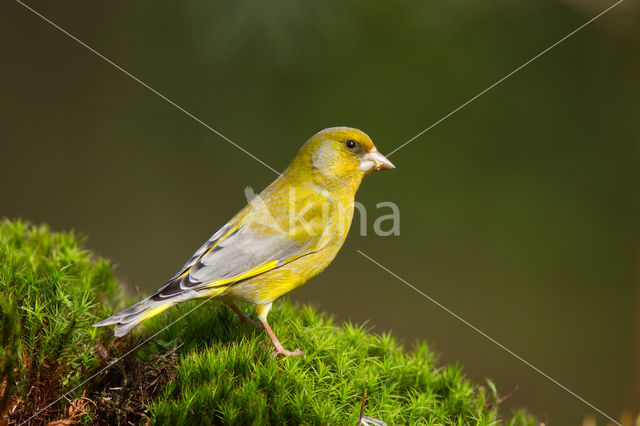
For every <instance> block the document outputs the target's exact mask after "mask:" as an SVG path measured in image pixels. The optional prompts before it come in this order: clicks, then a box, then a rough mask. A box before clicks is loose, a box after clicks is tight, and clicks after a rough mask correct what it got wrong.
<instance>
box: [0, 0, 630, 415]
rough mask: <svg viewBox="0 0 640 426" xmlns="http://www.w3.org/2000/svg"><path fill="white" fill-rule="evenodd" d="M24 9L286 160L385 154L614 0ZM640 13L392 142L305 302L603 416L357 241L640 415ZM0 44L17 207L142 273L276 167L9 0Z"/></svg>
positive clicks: (5, 212) (165, 268)
mask: <svg viewBox="0 0 640 426" xmlns="http://www.w3.org/2000/svg"><path fill="white" fill-rule="evenodd" d="M28 4H29V5H31V6H32V7H34V8H35V9H37V10H38V11H39V12H41V13H42V14H44V15H45V16H46V17H48V18H49V19H51V20H52V21H53V22H55V23H57V24H58V25H60V26H61V27H63V28H65V29H66V30H68V31H69V32H71V33H72V34H74V35H75V36H77V37H78V38H80V39H81V40H83V41H84V42H86V43H88V44H89V45H90V46H92V47H93V48H95V49H96V50H98V51H99V52H101V53H102V54H104V55H105V56H107V57H109V58H110V59H111V60H113V61H114V62H115V63H117V64H119V65H120V66H122V67H123V68H125V69H126V70H128V71H129V72H131V73H132V74H134V75H135V76H137V77H139V78H140V79H141V80H143V81H144V82H146V83H147V84H149V85H150V86H152V87H154V88H155V89H157V90H158V91H160V92H161V93H163V94H164V95H166V96H167V97H169V98H171V99H172V100H174V101H175V102H176V103H178V104H179V105H181V106H183V107H184V108H186V109H187V110H188V111H190V112H192V113H193V114H195V115H196V116H198V117H199V118H201V119H202V120H203V121H205V122H206V123H208V124H210V125H211V126H213V127H214V128H216V129H217V130H219V131H220V132H222V133H223V134H224V135H226V136H228V137H229V138H231V139H232V140H234V141H236V142H237V143H238V144H240V145H241V146H243V147H244V148H246V149H247V150H248V151H250V152H251V153H253V154H254V155H256V156H257V157H259V158H260V159H262V160H264V161H265V162H266V163H268V164H269V165H271V166H273V167H274V168H276V169H277V170H282V169H284V168H285V167H286V165H287V164H288V162H289V160H290V159H291V158H292V157H293V155H294V154H295V152H296V150H297V149H298V148H299V146H300V145H301V144H302V143H303V142H304V141H305V140H306V139H307V138H308V137H309V136H311V135H312V134H313V133H315V132H316V131H318V130H320V129H322V128H325V127H329V126H336V125H350V126H355V127H359V128H361V129H363V130H364V131H366V132H367V133H368V134H369V135H370V136H371V137H372V138H373V140H374V142H376V144H377V146H378V147H379V149H380V150H381V151H382V152H383V153H388V152H390V151H391V150H392V149H395V148H396V147H397V146H399V145H400V144H401V143H403V142H405V141H406V140H407V139H409V138H411V137H413V136H414V135H415V134H417V133H418V132H420V131H421V130H423V129H424V128H426V127H427V126H429V125H430V124H431V123H433V122H435V121H436V120H438V119H439V118H441V117H442V116H443V115H445V114H446V113H448V112H449V111H451V110H452V109H454V108H455V107H457V106H458V105H460V104H462V103H463V102H465V101H466V100H468V99H469V98H471V97H472V96H473V95H475V94H476V93H478V92H479V91H481V90H483V89H484V88H486V87H487V86H489V85H490V84H492V83H493V82H495V81H496V80H497V79H499V78H500V77H502V76H504V75H505V74H507V73H508V72H510V71H512V70H513V69H514V68H516V67H517V66H519V65H521V64H522V63H523V62H525V61H527V60H528V59H530V58H531V57H533V56H534V55H536V54H537V53H538V52H540V51H541V50H542V49H544V48H546V47H547V46H549V45H550V44H552V43H554V42H556V41H557V40H559V39H560V38H561V37H563V36H564V35H566V34H567V33H569V32H570V31H572V30H573V29H575V28H577V27H578V26H580V25H582V24H583V23H584V22H586V21H587V20H588V19H590V18H591V17H593V16H595V15H596V14H597V13H599V12H600V11H601V10H604V9H605V8H606V7H608V6H609V5H611V4H612V3H611V2H602V1H595V0H565V1H545V0H543V1H540V0H537V1H534V0H530V1H515V2H514V1H495V2H483V1H459V0H457V1H445V0H442V1H440V0H438V1H427V2H419V1H404V2H393V3H392V2H383V1H369V2H364V1H355V2H354V1H350V2H338V1H329V2H294V1H277V2H250V1H225V2H178V1H174V2H150V1H143V2H123V1H117V2H84V1H69V2H64V3H60V2H55V3H52V2H44V1H30V2H29V3H28ZM638 18H640V15H639V7H638V2H637V1H636V2H634V1H631V0H627V1H625V2H623V3H622V4H621V5H619V6H618V7H616V8H615V9H613V10H612V11H611V12H610V13H608V14H607V15H605V16H603V17H602V18H601V19H600V20H598V21H596V22H595V23H594V24H592V25H590V26H588V27H587V28H585V29H584V30H583V31H581V32H579V33H578V34H576V35H575V36H574V37H572V38H570V39H569V40H567V41H566V42H565V43H563V44H561V45H560V46H558V47H556V48H555V49H553V50H551V51H550V52H549V53H548V54H546V55H545V56H543V57H542V58H540V59H539V60H537V61H535V62H533V63H532V64H530V65H529V66H527V67H526V68H525V69H523V70H522V71H520V72H519V73H517V74H515V75H514V76H512V77H511V78H509V79H508V80H506V81H505V82H503V83H502V84H501V85H499V86H497V87H496V88H494V89H493V90H491V91H490V92H489V93H487V94H486V95H484V96H483V97H481V98H480V99H478V100H477V101H475V102H473V103H472V104H470V105H468V106H467V107H466V108H464V109H463V110H461V111H460V112H458V113H457V114H455V115H453V116H452V117H450V118H449V119H447V120H445V121H444V122H442V123H441V124H439V125H438V126H436V127H435V128H433V129H432V130H431V131H429V132H427V133H426V134H424V135H423V136H421V137H420V138H418V139H417V140H415V141H414V142H412V143H411V144H409V145H408V146H407V147H405V148H404V149H402V150H400V151H398V152H397V153H395V154H394V155H393V156H392V157H391V159H392V161H393V162H394V163H395V164H396V166H397V169H396V170H395V171H393V172H385V173H379V174H376V175H373V176H370V177H368V178H367V179H366V181H365V182H364V185H363V186H362V188H361V190H360V191H359V193H358V200H359V201H361V202H362V203H363V204H364V205H365V206H367V207H368V209H369V234H368V235H367V236H366V237H363V236H359V235H358V232H354V231H357V228H356V227H354V229H352V232H351V235H350V236H349V238H348V240H347V243H346V244H345V246H344V247H343V249H342V251H341V253H340V255H339V256H338V258H337V259H336V260H335V262H334V263H333V265H332V266H331V267H330V268H329V269H328V270H327V271H326V272H325V273H324V274H322V275H321V276H319V277H318V278H316V279H314V280H313V281H312V282H311V283H309V284H308V285H307V286H305V287H303V288H302V289H300V290H299V291H297V292H295V293H294V294H293V295H292V298H293V299H294V300H299V301H304V302H309V303H312V304H314V305H316V306H318V307H320V308H322V309H324V310H326V311H328V312H330V313H332V314H335V315H336V316H337V317H338V318H339V319H341V320H353V321H357V322H363V321H368V323H369V324H370V325H371V326H372V327H374V329H375V330H378V331H382V330H391V331H393V332H394V333H395V334H396V335H398V336H400V337H401V338H402V339H403V340H404V342H405V343H406V344H407V345H408V346H409V345H411V342H412V341H414V340H415V339H416V338H421V339H427V340H428V341H429V342H430V343H431V344H432V345H433V346H434V347H435V348H436V349H437V350H438V351H439V352H440V353H441V354H442V361H443V362H453V361H459V362H460V363H461V364H462V365H463V366H464V368H465V370H466V372H467V373H468V374H469V375H470V376H471V377H473V378H474V379H476V380H478V381H483V380H484V378H485V377H489V378H491V379H493V380H495V381H496V382H497V384H498V387H499V389H500V390H501V392H502V393H503V394H504V393H508V392H511V390H512V389H513V388H514V386H518V388H519V389H518V391H517V392H516V393H515V394H514V395H513V396H512V397H511V398H509V399H508V400H507V401H505V403H504V409H505V410H510V409H511V408H513V407H521V406H526V407H528V408H529V409H530V410H531V411H532V412H533V413H534V414H536V415H538V416H539V418H540V419H541V420H543V421H545V422H547V423H548V424H556V425H559V424H562V425H564V424H579V423H581V421H582V419H583V417H584V416H585V415H586V414H589V413H594V411H593V410H592V409H590V408H589V407H588V406H586V405H585V404H583V403H582V402H580V401H579V400H578V399H576V398H574V397H573V396H571V395H569V394H568V393H567V392H565V391H564V390H562V389H560V388H559V387H557V386H556V385H554V384H552V383H551V382H549V381H548V380H547V379H545V378H544V377H542V376H541V375H540V374H538V373H536V372H534V371H533V370H531V369H530V368H529V367H527V366H526V365H524V364H523V363H521V362H520V361H518V360H516V359H515V358H513V357H512V356H511V355H509V354H508V353H506V352H505V351H503V350H502V349H500V348H498V347H497V346H495V345H494V344H492V343H491V342H489V341H488V340H486V339H485V338H483V337H482V336H480V335H478V334H477V333H476V332H474V331H473V330H471V329H470V328H468V327H466V326H465V325H464V324H462V323H460V322H459V321H457V320H456V319H455V318H453V317H451V316H450V315H449V314H447V313H446V312H444V311H443V310H441V309H440V308H438V307H437V306H435V305H434V304H433V303H431V302H429V301H428V300H426V299H424V298H423V297H421V296H419V295H418V294H417V293H415V292H414V291H413V290H411V289H409V288H408V287H406V286H405V285H404V284H402V283H401V282H400V281H398V280H396V279H395V278H393V277H392V276H390V275H389V274H387V273H386V272H384V271H382V270H381V269H379V268H378V267H377V266H375V265H374V264H372V263H370V262H369V261H368V260H366V259H365V258H363V257H362V256H360V255H359V254H358V253H356V251H355V250H356V249H360V250H362V251H364V252H365V253H366V254H368V255H369V256H371V257H373V258H374V259H376V260H378V261H379V262H381V263H382V264H383V265H385V266H386V267H388V268H390V269H391V270H392V271H394V272H395V273H397V274H398V275H400V276H401V277H403V278H404V279H406V280H408V281H409V282H410V283H412V284H413V285H415V286H416V287H418V288H420V289H422V290H423V291H424V292H426V293H427V294H429V295H430V296H432V297H434V298H435V299H436V300H438V301H439V302H441V303H442V304H443V305H445V306H447V307H448V308H450V309H452V310H453V311H455V312H456V313H458V314H459V315H461V316H462V317H463V318H465V319H466V320H468V321H470V322H471V323H473V324H475V325H476V326H478V327H479V328H481V329H482V330H484V331H485V332H486V333H488V334H489V335H490V336H492V337H494V338H496V339H497V340H499V341H500V342H501V343H503V344H504V345H506V346H507V347H509V348H510V349H512V350H513V351H515V352H516V353H518V354H519V355H521V356H522V357H524V358H525V359H527V360H528V361H529V362H531V363H533V364H534V365H536V366H537V367H538V368H540V369H541V370H543V371H545V372H546V373H548V374H549V375H550V376H552V377H554V378H555V379H556V380H558V381H559V382H561V383H563V384H564V385H566V386H568V387H569V388H570V389H572V390H573V391H575V392H576V393H577V394H579V395H580V396H582V397H584V398H585V399H586V400H588V401H590V402H591V403H593V404H594V405H596V406H597V407H598V408H600V409H602V410H604V411H605V412H607V413H608V414H610V415H612V416H614V417H616V418H618V417H619V416H620V415H621V413H622V412H623V411H624V410H626V411H627V412H628V413H632V414H633V415H637V414H638V411H639V410H640V402H639V401H640V385H639V383H640V316H639V309H638V308H639V307H640V306H639V305H640V303H639V299H640V285H639V284H640V268H639V257H638V256H639V248H640V245H639V238H640V232H639V231H640V229H639V227H638V225H639V222H640V221H639V219H638V218H639V217H640V216H639V211H638V210H639V203H638V201H639V199H640V197H639V183H640V179H639V175H638V170H639V167H638V165H639V155H638V154H639V152H640V150H639V144H638V142H639V138H638V135H640V108H639V107H640V102H639V97H640V48H639V47H640V45H639V41H640V27H639V26H638V25H637V23H638V22H640V21H639V19H638ZM0 36H1V39H2V41H1V42H0V58H2V65H1V67H0V77H1V80H2V86H1V87H2V92H1V93H2V102H1V103H0V109H1V110H0V158H1V161H2V162H1V164H2V167H1V168H0V182H1V183H0V187H1V193H0V195H1V198H0V216H7V217H12V218H14V217H23V218H26V219H29V220H31V221H34V222H47V223H49V224H51V225H52V227H54V228H55V229H71V228H73V229H76V230H78V231H79V232H81V233H83V234H85V235H87V236H89V240H88V245H89V247H91V248H93V249H95V250H97V251H98V252H99V253H101V254H103V255H105V256H107V257H109V258H111V259H113V261H114V262H115V263H117V264H118V272H119V275H120V276H121V277H122V279H123V280H124V281H125V282H126V283H128V284H129V285H130V286H131V288H132V289H133V288H134V287H135V286H137V287H139V288H140V289H141V290H142V291H146V292H150V291H153V290H154V289H155V288H157V287H158V286H159V285H160V284H162V283H163V282H164V281H165V280H166V279H167V278H168V277H170V276H171V275H172V274H173V273H174V272H175V271H176V269H177V268H179V267H180V266H181V265H182V263H183V262H184V261H185V260H186V259H187V258H188V257H189V256H190V255H191V254H192V252H193V251H194V250H195V249H196V248H197V247H199V245H200V244H201V243H202V242H203V241H204V240H205V239H206V238H208V237H209V236H210V234H212V233H213V232H214V231H216V230H217V229H218V227H219V226H221V225H222V224H223V223H224V222H225V221H226V220H227V219H229V218H230V217H231V216H232V215H233V214H234V213H235V212H236V211H237V210H238V209H240V208H241V207H242V206H243V205H244V204H245V198H244V194H243V189H244V187H245V186H252V187H253V188H254V189H256V190H257V191H258V190H260V189H262V188H263V187H265V186H266V185H267V184H269V183H270V182H271V181H272V180H273V179H274V177H275V175H274V173H273V172H272V171H270V170H268V169H267V168H265V167H264V166H262V165H261V164H259V163H257V162H256V161H254V160H253V159H251V158H250V157H248V156H247V155H246V154H244V153H242V152H241V151H239V150H238V149H236V148H234V147H233V146H232V145H230V144H229V143H227V142H225V141H224V140H222V139H221V138H220V137H218V136H216V135H215V134H213V133H212V132H210V131H209V130H207V129H206V128H204V127H203V126H201V125H199V124H197V123H196V122H195V121H193V120H192V119H191V118H189V117H188V116H186V115H185V114H183V113H182V112H180V111H178V110H177V109H175V108H174V107H172V106H171V105H169V104H168V103H167V102H165V101H163V100H162V99H160V98H159V97H157V96H155V95H153V94H152V93H150V92H149V91H148V90H147V89H145V88H143V87H142V86H141V85H140V84H138V83H136V82H135V81H134V80H132V79H131V78H129V77H126V76H125V75H124V74H123V73H121V72H120V71H118V70H117V69H116V68H114V67H113V66H111V65H109V64H107V63H106V62H105V61H103V60H102V59H100V58H99V57H97V56H96V55H95V54H93V53H91V52H90V51H88V50H87V49H85V48H84V47H81V46H80V45H78V44H77V43H76V42H74V41H73V40H71V39H70V38H68V37H67V36H65V35H64V34H62V33H61V32H60V31H58V30H56V29H54V28H53V27H52V26H51V25H50V24H48V23H46V22H44V21H43V20H42V19H41V18H39V17H38V16H36V15H34V14H33V13H32V12H30V11H28V10H27V9H25V8H24V7H22V6H21V5H19V4H18V3H16V2H14V1H11V0H3V1H2V2H0ZM380 201H393V202H395V203H397V204H398V206H399V207H400V210H401V235H400V236H398V237H377V236H375V235H374V234H373V232H371V231H372V225H373V219H375V218H376V217H377V216H378V215H379V213H387V212H388V211H387V210H384V211H383V210H378V211H377V210H376V208H375V204H376V203H378V202H380ZM378 212H379V213H378ZM354 223H355V224H356V225H359V222H358V218H356V219H355V222H354ZM134 291H135V290H134ZM598 422H599V424H605V420H604V418H602V417H600V418H599V420H598Z"/></svg>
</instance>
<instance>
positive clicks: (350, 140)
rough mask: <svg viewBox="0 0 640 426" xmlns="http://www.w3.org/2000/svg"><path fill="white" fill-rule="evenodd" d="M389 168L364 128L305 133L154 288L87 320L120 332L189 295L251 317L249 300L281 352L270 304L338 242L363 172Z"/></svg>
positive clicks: (311, 272)
mask: <svg viewBox="0 0 640 426" xmlns="http://www.w3.org/2000/svg"><path fill="white" fill-rule="evenodd" d="M393 168H394V166H393V164H391V162H390V161H389V160H388V159H387V158H385V157H384V156H383V155H382V154H381V153H380V152H378V150H377V149H376V147H375V146H374V144H373V142H372V141H371V139H370V138H369V136H367V135H366V134H365V133H364V132H362V131H360V130H358V129H353V128H349V127H333V128H329V129H325V130H322V131H320V132H318V133H317V134H315V135H314V136H312V137H311V138H310V139H309V140H308V141H307V142H306V143H305V144H304V145H303V146H302V148H301V149H300V151H299V152H298V154H297V155H296V156H295V158H294V159H293V161H291V164H290V165H289V167H287V169H286V170H285V171H284V172H283V173H282V175H280V177H278V178H277V179H276V180H275V181H274V182H273V183H271V185H269V186H268V187H267V188H266V189H265V190H264V191H262V193H260V194H259V195H258V196H256V197H255V198H254V199H252V200H251V201H250V202H249V204H248V205H247V206H245V207H244V208H243V209H242V210H241V211H240V212H239V213H238V214H236V215H235V216H234V217H233V218H232V219H231V220H230V221H229V222H228V223H227V224H226V225H224V226H223V227H222V228H221V229H220V230H218V231H217V232H216V233H215V234H213V236H212V237H211V238H209V240H208V241H207V242H205V243H204V244H203V245H202V247H200V248H199V249H198V250H197V251H196V252H195V253H194V255H193V256H191V258H190V259H189V260H188V261H187V263H185V264H184V266H183V267H182V269H180V271H178V273H176V274H175V275H174V276H173V277H172V278H171V279H170V280H169V281H167V283H166V284H164V285H163V286H162V287H160V288H159V289H158V290H157V291H156V292H155V293H153V294H152V295H151V296H149V297H147V298H146V299H144V300H142V301H140V302H138V303H136V304H135V305H133V306H131V307H129V308H127V309H125V310H124V311H122V312H120V313H118V314H116V315H113V316H112V317H110V318H107V319H105V320H103V321H100V322H98V323H96V324H94V326H105V325H110V324H116V327H115V331H114V333H115V335H116V336H124V335H125V334H127V333H128V332H129V331H130V330H131V329H132V328H133V327H134V326H135V325H137V324H139V323H140V322H142V321H144V320H146V319H148V318H151V317H152V316H154V315H157V314H158V313H160V312H162V311H164V310H165V309H167V308H170V307H171V306H173V305H176V304H178V303H180V302H184V301H186V300H190V299H195V298H210V299H217V300H219V301H222V302H224V303H226V304H227V305H228V306H229V307H230V308H231V309H232V310H233V311H234V312H235V313H236V314H237V315H238V317H239V318H240V319H241V320H242V321H244V322H250V323H253V321H251V320H250V319H249V318H248V317H247V316H245V315H243V313H242V312H241V311H240V309H238V307H237V306H236V302H248V303H250V304H252V305H255V308H256V313H257V316H258V319H259V320H260V323H261V324H258V323H255V325H257V326H259V327H264V329H265V330H266V332H267V334H268V335H269V337H270V338H271V341H272V342H273V345H274V347H275V350H274V353H275V355H286V356H288V355H302V352H301V351H300V350H299V349H296V350H295V351H288V350H286V349H284V348H283V347H282V345H281V344H280V341H279V340H278V338H277V337H276V335H275V333H274V332H273V330H272V329H271V327H270V326H269V323H268V322H267V315H268V313H269V310H270V309H271V306H272V304H273V302H274V301H275V300H276V299H278V298H279V297H280V296H282V295H284V294H286V293H288V292H290V291H291V290H293V289H295V288H296V287H299V286H301V285H302V284H304V283H305V282H307V281H308V280H309V279H310V278H312V277H314V276H315V275H318V274H319V273H320V272H322V271H323V270H324V269H325V268H326V267H327V266H328V265H329V264H330V263H331V261H332V260H333V259H334V257H335V256H336V254H337V253H338V251H339V250H340V247H341V246H342V244H343V243H344V240H345V238H346V235H347V232H348V231H349V227H350V226H351V220H352V218H353V209H354V197H355V193H356V191H357V189H358V187H359V186H360V182H361V181H362V178H363V177H364V175H366V174H367V173H370V172H373V171H377V170H385V169H393Z"/></svg>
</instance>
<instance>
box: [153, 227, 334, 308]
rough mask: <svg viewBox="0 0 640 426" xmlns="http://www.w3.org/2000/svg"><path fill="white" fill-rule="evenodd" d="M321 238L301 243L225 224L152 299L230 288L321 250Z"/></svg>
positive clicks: (261, 229) (257, 229)
mask: <svg viewBox="0 0 640 426" xmlns="http://www.w3.org/2000/svg"><path fill="white" fill-rule="evenodd" d="M320 240H321V236H320V235H318V236H316V237H311V238H305V239H304V240H303V241H300V240H296V239H292V238H290V237H289V236H288V235H287V234H286V233H282V232H273V229H272V228H269V227H267V226H261V225H256V224H255V223H251V224H243V225H240V226H238V225H226V226H225V227H223V228H222V229H221V230H220V231H218V232H216V233H215V234H214V235H213V236H212V237H211V238H210V239H209V240H208V241H207V242H206V243H205V244H203V245H202V247H200V249H198V251H196V253H195V254H194V255H193V256H192V257H191V259H189V261H188V262H187V263H186V264H185V265H184V267H183V268H182V269H181V271H180V272H178V273H177V274H176V275H175V276H174V277H173V278H172V279H171V280H169V281H168V282H167V283H166V284H165V285H163V286H162V287H161V288H160V289H158V291H157V292H156V293H155V294H154V295H153V296H152V299H154V300H166V299H168V298H171V297H175V296H176V295H178V294H181V293H184V292H194V291H199V290H205V289H211V288H214V287H223V286H226V285H231V284H233V283H237V282H239V281H242V280H246V279H248V278H251V277H254V276H256V275H260V274H263V273H265V272H267V271H270V270H272V269H274V268H277V267H280V266H282V265H285V264H287V263H289V262H291V261H293V260H295V259H298V258H300V257H302V256H306V255H308V254H311V253H315V252H317V251H318V250H320V249H321V248H322V247H319V245H320Z"/></svg>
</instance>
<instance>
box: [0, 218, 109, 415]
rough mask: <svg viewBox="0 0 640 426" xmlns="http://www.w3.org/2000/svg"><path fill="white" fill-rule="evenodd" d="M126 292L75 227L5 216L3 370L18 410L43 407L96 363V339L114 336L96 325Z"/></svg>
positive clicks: (0, 262) (0, 233) (0, 273)
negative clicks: (56, 229)
mask: <svg viewBox="0 0 640 426" xmlns="http://www.w3.org/2000/svg"><path fill="white" fill-rule="evenodd" d="M120 294H121V290H120V286H119V284H118V282H117V281H116V280H115V279H114V277H113V273H112V268H111V266H110V265H109V263H108V262H107V261H106V260H104V259H101V258H98V257H95V256H94V255H93V254H91V253H90V252H89V251H87V250H84V249H81V248H80V242H79V241H78V238H77V237H76V236H75V235H74V234H73V233H53V232H50V231H49V229H48V228H47V227H46V226H40V227H36V226H31V225H28V224H26V223H25V222H21V221H8V220H3V221H1V222H0V300H1V302H0V309H1V310H2V311H1V315H0V317H1V318H2V325H3V330H2V333H1V334H0V338H2V341H1V342H0V347H1V348H2V351H3V353H2V357H1V358H2V362H3V365H2V366H1V369H2V373H3V379H4V381H5V382H6V383H8V384H10V386H9V387H8V388H7V390H8V391H9V392H6V395H5V396H6V397H7V398H8V399H10V400H11V401H10V402H9V405H12V406H13V407H14V408H15V409H16V410H18V411H17V413H14V414H17V415H18V417H19V413H21V412H22V413H29V412H31V411H33V410H34V409H36V408H37V407H44V406H45V405H46V404H47V403H49V402H52V401H53V400H55V398H57V396H58V394H60V393H61V392H64V391H66V390H68V389H71V388H72V387H74V386H75V385H77V384H79V383H80V382H81V381H82V380H83V378H84V377H86V376H87V375H88V373H89V372H91V371H93V370H94V369H95V367H96V366H97V364H98V360H97V359H96V357H95V354H94V351H93V341H94V340H96V339H97V338H101V339H103V340H105V341H108V340H109V338H108V337H107V336H108V333H106V332H105V331H104V330H99V329H95V328H93V327H91V324H92V323H93V322H95V320H96V319H98V318H102V317H104V316H105V315H109V314H110V313H111V307H112V306H113V305H114V302H115V300H116V299H117V298H118V297H120ZM105 302H106V303H105ZM11 330H13V331H11ZM17 330H19V332H16V331H17ZM16 361H18V362H17V363H16ZM57 408H59V407H51V410H55V409H57Z"/></svg>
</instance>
